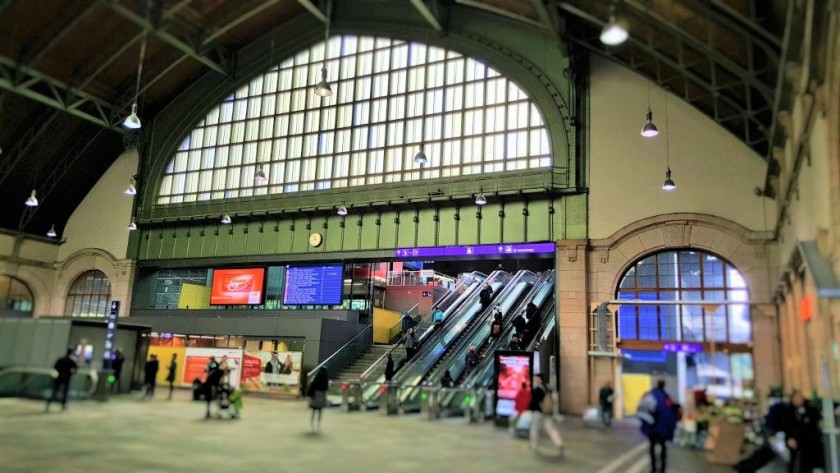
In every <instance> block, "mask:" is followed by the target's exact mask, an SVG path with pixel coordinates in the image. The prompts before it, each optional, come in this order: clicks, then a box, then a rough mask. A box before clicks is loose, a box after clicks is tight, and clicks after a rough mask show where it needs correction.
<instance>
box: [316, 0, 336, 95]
mask: <svg viewBox="0 0 840 473" xmlns="http://www.w3.org/2000/svg"><path fill="white" fill-rule="evenodd" d="M331 6H332V2H327V27H326V30H325V33H324V64H323V65H322V66H321V81H320V82H318V85H316V86H315V95H317V96H319V97H329V96H330V95H332V94H333V92H332V87H330V83H329V82H327V50H328V48H327V42H328V41H329V39H330V13H331V12H330V10H331V8H330V7H331Z"/></svg>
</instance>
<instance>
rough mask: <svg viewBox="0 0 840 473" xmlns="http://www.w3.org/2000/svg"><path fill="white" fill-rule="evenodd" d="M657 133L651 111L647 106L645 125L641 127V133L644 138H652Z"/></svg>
mask: <svg viewBox="0 0 840 473" xmlns="http://www.w3.org/2000/svg"><path fill="white" fill-rule="evenodd" d="M658 134H659V130H658V129H657V128H656V125H654V124H653V112H652V111H651V110H650V108H648V111H647V123H645V126H644V127H642V132H641V135H642V136H644V137H645V138H653V137H654V136H656V135H658Z"/></svg>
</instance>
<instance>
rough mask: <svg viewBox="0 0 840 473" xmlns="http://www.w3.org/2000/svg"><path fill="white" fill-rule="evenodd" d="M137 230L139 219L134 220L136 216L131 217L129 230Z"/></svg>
mask: <svg viewBox="0 0 840 473" xmlns="http://www.w3.org/2000/svg"><path fill="white" fill-rule="evenodd" d="M134 230H137V221H136V220H134V217H131V223H129V224H128V231H130V232H133V231H134Z"/></svg>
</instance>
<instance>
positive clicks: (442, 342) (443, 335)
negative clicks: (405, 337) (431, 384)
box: [362, 271, 511, 407]
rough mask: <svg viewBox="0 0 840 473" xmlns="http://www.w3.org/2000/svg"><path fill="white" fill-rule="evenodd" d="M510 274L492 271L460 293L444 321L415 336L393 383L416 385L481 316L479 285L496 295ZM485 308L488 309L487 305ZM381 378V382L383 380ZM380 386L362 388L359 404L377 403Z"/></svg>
mask: <svg viewBox="0 0 840 473" xmlns="http://www.w3.org/2000/svg"><path fill="white" fill-rule="evenodd" d="M510 279H511V277H510V274H508V273H506V272H504V271H494V272H493V273H491V274H490V275H489V276H488V277H487V278H486V279H485V280H484V281H482V282H481V283H479V284H472V285H471V286H470V287H469V288H467V289H466V290H465V291H464V293H463V294H462V295H461V297H463V300H462V301H461V302H460V303H459V304H458V305H457V307H455V304H453V306H452V307H450V309H451V310H447V311H445V318H444V321H443V324H441V326H440V327H439V328H437V329H429V330H427V331H426V332H424V333H423V334H421V335H420V337H419V338H418V347H417V352H416V353H415V354H414V356H413V357H412V359H410V360H402V361H403V362H401V363H400V364H401V365H402V366H401V368H400V369H399V370H398V371H397V372H396V373H395V375H394V378H393V379H392V382H393V383H395V384H401V385H415V384H419V383H420V381H422V379H423V378H424V377H425V376H426V374H427V373H428V372H429V370H430V369H431V367H432V366H433V365H434V364H435V363H436V362H437V361H438V359H439V358H440V356H441V355H443V354H444V352H446V350H447V349H448V348H450V347H451V346H452V345H453V344H454V343H455V342H456V341H457V340H458V339H459V337H460V336H461V334H462V333H463V332H464V331H465V330H467V329H468V328H469V327H471V326H472V325H471V324H472V322H473V321H474V320H475V319H476V318H477V317H478V316H479V315H480V312H482V311H481V304H480V300H479V291H480V288H481V287H483V286H484V285H490V287H491V288H492V289H493V294H499V293H500V291H501V290H502V288H503V287H505V286H506V285H507V283H508V282H509V281H510ZM487 310H488V311H489V310H491V309H490V308H489V307H488V308H487ZM384 381H385V380H384V377H383V378H380V383H384ZM379 395H380V390H379V385H378V384H374V385H371V386H368V387H367V388H365V389H364V390H363V392H362V404H364V405H366V406H368V407H372V406H375V405H377V404H378V402H379Z"/></svg>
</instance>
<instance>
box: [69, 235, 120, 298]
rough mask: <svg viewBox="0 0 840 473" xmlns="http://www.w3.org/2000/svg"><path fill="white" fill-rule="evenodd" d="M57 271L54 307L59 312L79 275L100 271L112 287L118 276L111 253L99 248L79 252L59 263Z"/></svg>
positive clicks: (117, 269)
mask: <svg viewBox="0 0 840 473" xmlns="http://www.w3.org/2000/svg"><path fill="white" fill-rule="evenodd" d="M57 269H58V274H57V278H56V285H55V286H56V297H55V298H54V300H55V302H54V307H59V306H60V308H59V310H60V311H63V310H64V304H65V303H66V302H67V291H69V290H70V285H72V284H73V282H74V281H75V280H76V278H78V277H79V276H80V275H81V274H83V273H85V272H87V271H90V270H94V269H95V270H99V271H102V272H103V273H105V276H107V277H108V280H109V281H110V282H111V286H112V287H113V285H114V281H116V280H117V277H118V274H119V268H118V261H117V259H116V258H114V256H113V255H112V254H111V253H109V252H107V251H105V250H103V249H100V248H86V249H84V250H79V251H77V252H75V253H73V254H72V255H70V256H68V257H67V259H65V260H64V261H62V262H61V263H59V264H58V268H57Z"/></svg>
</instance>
